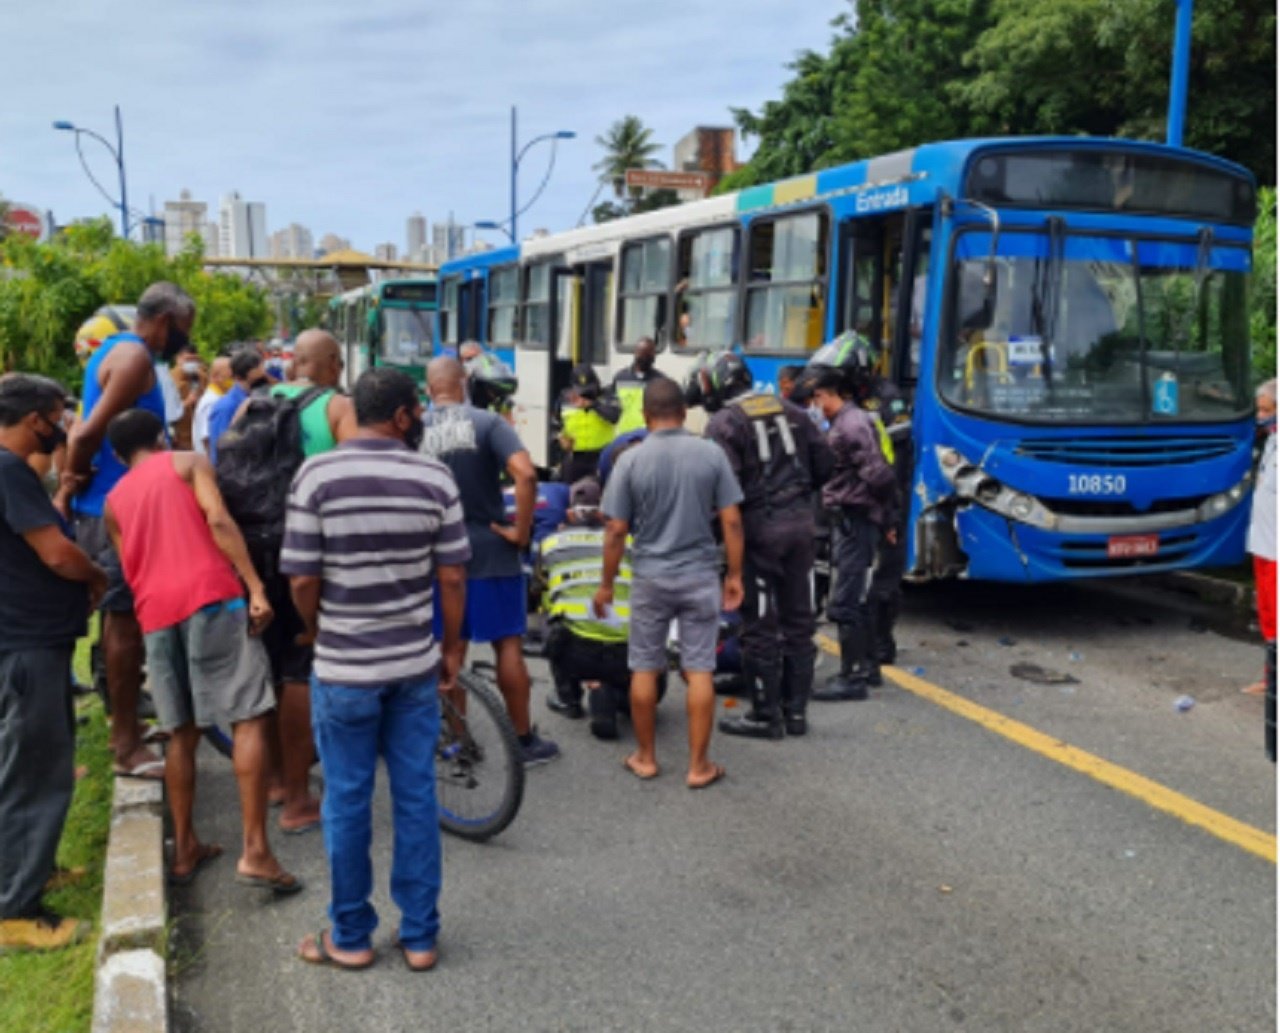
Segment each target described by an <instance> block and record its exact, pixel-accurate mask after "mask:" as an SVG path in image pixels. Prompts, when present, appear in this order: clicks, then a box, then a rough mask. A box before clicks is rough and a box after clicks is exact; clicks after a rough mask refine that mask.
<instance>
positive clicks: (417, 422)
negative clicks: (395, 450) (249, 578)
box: [404, 416, 426, 452]
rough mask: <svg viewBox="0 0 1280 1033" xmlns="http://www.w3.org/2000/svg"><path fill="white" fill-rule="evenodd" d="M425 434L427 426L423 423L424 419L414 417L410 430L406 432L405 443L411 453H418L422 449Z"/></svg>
mask: <svg viewBox="0 0 1280 1033" xmlns="http://www.w3.org/2000/svg"><path fill="white" fill-rule="evenodd" d="M425 433H426V426H425V425H424V424H423V422H422V417H421V416H415V417H413V422H411V423H410V424H409V429H408V430H406V431H405V432H404V443H405V445H407V446H408V448H409V451H410V452H416V451H418V449H420V448H421V447H422V437H423V435H424V434H425Z"/></svg>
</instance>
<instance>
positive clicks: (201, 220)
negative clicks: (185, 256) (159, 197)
mask: <svg viewBox="0 0 1280 1033" xmlns="http://www.w3.org/2000/svg"><path fill="white" fill-rule="evenodd" d="M208 215H209V206H208V205H207V204H205V203H204V202H203V201H193V200H192V199H191V191H190V190H183V191H182V192H181V193H179V194H178V200H176V201H165V203H164V251H165V254H167V255H176V254H178V252H180V251H181V250H182V249H183V247H185V246H186V243H187V238H188V237H189V236H191V234H193V233H194V234H196V235H197V236H200V237H204V245H205V252H206V253H207V254H216V253H217V250H218V248H217V243H216V242H214V241H210V240H209V239H208V237H206V236H205V225H206V223H207V222H208Z"/></svg>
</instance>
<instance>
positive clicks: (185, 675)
mask: <svg viewBox="0 0 1280 1033" xmlns="http://www.w3.org/2000/svg"><path fill="white" fill-rule="evenodd" d="M145 641H146V646H147V674H148V678H149V683H150V687H151V698H152V699H153V700H154V701H155V705H156V717H157V718H158V719H159V725H160V727H161V728H163V729H166V730H170V731H171V730H172V729H174V728H180V727H182V726H183V725H188V724H195V725H196V726H198V727H200V728H207V727H208V726H210V725H215V724H217V725H228V724H236V723H238V722H240V721H248V720H249V719H250V718H254V717H258V716H259V715H260V714H265V713H267V712H268V711H270V710H272V709H273V708H274V707H275V705H276V698H275V693H274V692H273V691H272V687H271V662H270V661H269V660H268V659H267V651H266V649H265V648H264V647H263V645H262V640H261V639H259V638H252V637H250V635H249V611H248V610H247V609H246V608H245V604H244V600H243V599H232V600H231V601H229V602H225V603H214V604H212V605H211V606H206V607H204V608H202V609H200V610H197V611H196V612H195V613H193V614H192V615H191V616H190V617H188V618H187V619H186V620H184V621H182V622H181V623H178V624H175V625H173V626H172V627H168V628H163V629H162V630H160V631H153V632H150V633H149V634H147V635H146V636H145Z"/></svg>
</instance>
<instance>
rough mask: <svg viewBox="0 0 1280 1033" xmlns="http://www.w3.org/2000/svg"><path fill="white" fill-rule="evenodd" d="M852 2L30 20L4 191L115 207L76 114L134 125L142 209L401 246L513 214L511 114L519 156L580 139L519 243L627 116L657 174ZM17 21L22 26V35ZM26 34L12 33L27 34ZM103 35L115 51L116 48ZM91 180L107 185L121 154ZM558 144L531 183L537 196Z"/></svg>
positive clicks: (778, 79) (571, 197) (91, 121)
mask: <svg viewBox="0 0 1280 1033" xmlns="http://www.w3.org/2000/svg"><path fill="white" fill-rule="evenodd" d="M845 6H846V4H845V3H844V2H843V0H822V2H817V3H814V2H809V3H805V4H794V3H788V2H784V0H741V2H739V3H737V4H735V5H734V6H733V7H732V8H731V9H730V8H726V7H725V6H724V5H723V4H721V3H717V4H710V3H705V2H702V3H699V2H692V0H648V2H646V3H645V4H644V5H639V4H629V3H622V2H619V3H598V2H591V0H536V2H527V3H517V2H514V0H467V2H466V3H456V4H447V5H446V4H440V3H436V4H423V3H421V2H417V3H409V2H397V0H368V2H366V3H365V4H364V5H363V6H357V7H353V6H352V5H351V4H350V3H348V2H347V0H313V2H311V3H306V4H303V3H300V2H281V0H277V2H274V3H263V2H262V0H230V2H228V0H220V2H219V3H218V4H208V5H195V4H174V3H172V2H169V0H128V2H122V3H117V4H111V5H105V4H99V3H96V2H94V0H74V2H66V3H60V4H42V5H34V4H30V5H23V6H22V8H21V9H20V10H21V13H20V14H17V15H14V14H12V13H11V14H10V16H9V22H10V23H11V28H13V29H15V30H16V35H17V36H20V37H21V38H23V39H28V40H32V41H38V40H50V39H52V40H57V47H56V58H51V56H50V50H49V48H48V47H46V46H43V45H35V44H33V45H31V46H25V47H13V46H12V45H10V46H7V47H6V62H5V63H4V65H3V66H0V95H4V96H8V97H10V98H14V97H21V98H22V103H20V104H15V103H10V104H7V105H4V106H3V108H2V109H0V193H3V194H4V195H6V196H9V197H13V198H19V199H22V200H26V201H31V202H35V203H40V204H43V205H45V206H47V207H50V208H52V209H53V210H54V212H55V214H56V215H57V216H58V218H60V219H64V220H65V219H70V218H74V217H78V216H80V215H84V214H93V213H97V212H100V211H103V210H104V209H105V207H106V206H105V204H104V203H103V201H102V199H101V198H100V197H99V196H98V194H97V193H96V192H95V191H94V189H93V187H92V186H91V185H90V184H89V182H88V181H87V179H86V178H85V176H84V174H83V172H82V171H81V170H80V168H79V165H78V163H77V161H76V159H75V154H74V149H73V147H72V143H71V140H70V138H69V136H68V135H67V134H65V133H55V132H53V131H52V130H51V129H50V128H49V123H50V122H51V120H53V119H55V118H68V119H71V120H73V121H75V122H77V123H79V124H83V125H85V126H89V127H92V128H94V129H96V130H98V131H99V132H102V133H103V134H104V135H106V136H108V137H109V138H113V137H114V132H113V129H114V127H113V124H112V111H111V107H112V105H113V104H115V103H119V104H120V105H121V107H122V110H123V112H124V118H125V133H126V136H125V153H126V158H127V164H128V171H129V187H130V200H131V202H133V203H134V204H137V205H138V206H140V207H146V205H147V204H148V202H149V199H150V197H152V196H154V198H155V200H156V204H157V206H160V205H162V204H163V202H164V200H166V199H168V198H172V197H176V196H177V193H178V191H179V190H180V189H182V188H184V187H187V188H189V189H190V190H191V191H192V193H193V194H194V195H195V196H196V197H198V198H201V199H203V200H205V201H207V202H208V203H209V204H210V206H211V209H213V210H216V206H217V201H218V198H219V197H220V196H221V195H223V194H224V193H227V192H229V191H230V190H232V189H238V190H239V191H240V192H241V194H242V195H243V196H245V197H247V198H250V199H253V200H261V201H264V202H265V203H266V205H267V217H268V223H269V224H270V226H271V227H272V228H275V227H279V226H284V225H287V224H288V223H290V222H300V223H303V224H304V225H307V226H309V227H310V228H311V229H312V231H313V232H314V233H315V234H316V236H317V237H319V236H320V235H322V234H324V233H326V232H330V231H333V232H337V233H339V234H341V235H343V236H348V237H351V238H352V239H353V241H354V242H355V243H356V244H357V245H359V246H361V247H364V248H372V246H373V245H374V244H375V243H377V242H379V241H383V240H391V241H394V242H396V243H398V244H401V245H403V236H404V220H405V218H406V217H407V216H408V214H409V213H411V212H413V211H415V210H420V211H422V212H424V213H425V214H426V215H427V217H428V218H429V219H430V220H432V221H435V220H437V219H443V218H446V217H447V216H448V214H449V213H450V212H453V213H454V215H455V217H456V218H457V219H458V220H459V221H462V222H467V223H470V222H473V221H476V220H478V219H500V218H502V217H504V215H505V214H506V208H507V189H508V188H507V170H508V163H509V153H508V149H509V142H510V127H509V118H510V106H511V104H513V103H515V104H518V105H519V136H520V139H521V141H524V140H528V139H531V138H532V137H533V136H536V135H538V134H540V133H544V132H550V131H554V130H557V129H571V130H574V131H575V132H576V133H577V139H575V140H571V141H566V142H562V143H561V144H559V145H558V151H557V155H556V168H555V171H554V174H553V177H552V179H551V183H550V186H549V187H548V189H547V192H546V193H545V194H544V195H543V197H542V199H541V200H539V202H538V203H537V205H536V206H535V207H534V208H533V210H532V211H530V212H529V213H528V215H526V216H524V217H523V219H522V227H523V228H525V229H531V228H533V227H534V226H548V227H552V228H564V227H567V226H571V225H573V223H574V222H576V220H577V218H578V216H579V214H580V213H581V211H582V209H583V206H584V205H585V204H586V202H587V200H588V199H589V198H590V196H591V194H592V192H593V191H594V189H595V180H594V176H593V173H592V172H591V165H592V164H593V163H594V162H595V161H596V160H598V158H599V149H598V147H597V146H596V145H595V143H594V138H595V137H596V136H597V135H599V134H601V133H603V132H604V131H605V130H606V129H607V127H608V125H609V124H610V123H611V122H612V121H614V120H615V119H617V118H619V117H621V116H622V115H624V114H636V115H639V116H640V118H641V119H643V120H644V121H645V123H646V124H647V125H649V126H650V127H651V128H652V129H653V130H654V138H655V139H656V140H658V141H659V142H660V143H661V144H662V145H663V147H664V153H663V155H662V157H663V159H664V160H666V161H669V160H670V148H671V146H672V145H673V144H674V143H675V142H676V140H677V139H678V138H679V137H680V136H682V135H683V134H684V133H685V132H687V131H688V130H689V129H691V128H692V127H693V126H694V125H697V124H699V123H702V124H706V123H713V124H728V123H729V114H728V108H729V106H731V105H733V106H748V107H758V106H759V105H760V104H761V103H762V102H763V101H765V100H766V99H769V98H770V97H774V96H777V94H778V92H779V90H780V88H781V85H782V83H783V82H784V81H785V80H786V78H787V75H788V73H787V71H786V69H785V65H786V63H787V62H788V61H790V60H791V59H792V58H793V57H794V56H795V54H796V53H797V52H798V51H800V50H803V49H806V48H821V47H823V46H825V45H826V43H827V41H828V39H829V37H830V33H831V29H830V24H829V23H830V19H831V17H832V16H834V15H835V14H838V13H840V11H841V10H843V9H844V8H845ZM15 22H16V23H17V25H16V27H15V26H13V25H12V23H15ZM14 34H15V32H11V33H10V35H14ZM104 40H106V41H110V42H109V45H104ZM95 147H96V145H92V146H91V147H90V149H89V150H87V151H86V153H87V154H90V155H91V156H92V161H93V163H94V168H95V171H96V172H97V173H98V175H99V178H101V179H103V181H104V182H105V183H109V184H110V183H114V169H113V167H112V163H111V160H110V157H109V155H107V154H106V152H105V151H104V150H101V149H98V151H97V153H96V154H95V152H94V149H93V148H95ZM549 158H550V149H549V145H547V144H540V145H538V147H537V148H535V149H534V150H532V151H530V153H529V155H528V157H527V158H526V159H525V162H524V164H523V166H522V168H521V177H520V185H521V197H522V199H524V198H527V197H528V196H529V195H530V194H531V193H532V191H533V190H534V189H535V188H536V186H537V184H538V183H539V182H540V181H541V179H542V176H543V173H544V171H545V169H546V167H547V161H548V159H549Z"/></svg>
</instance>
